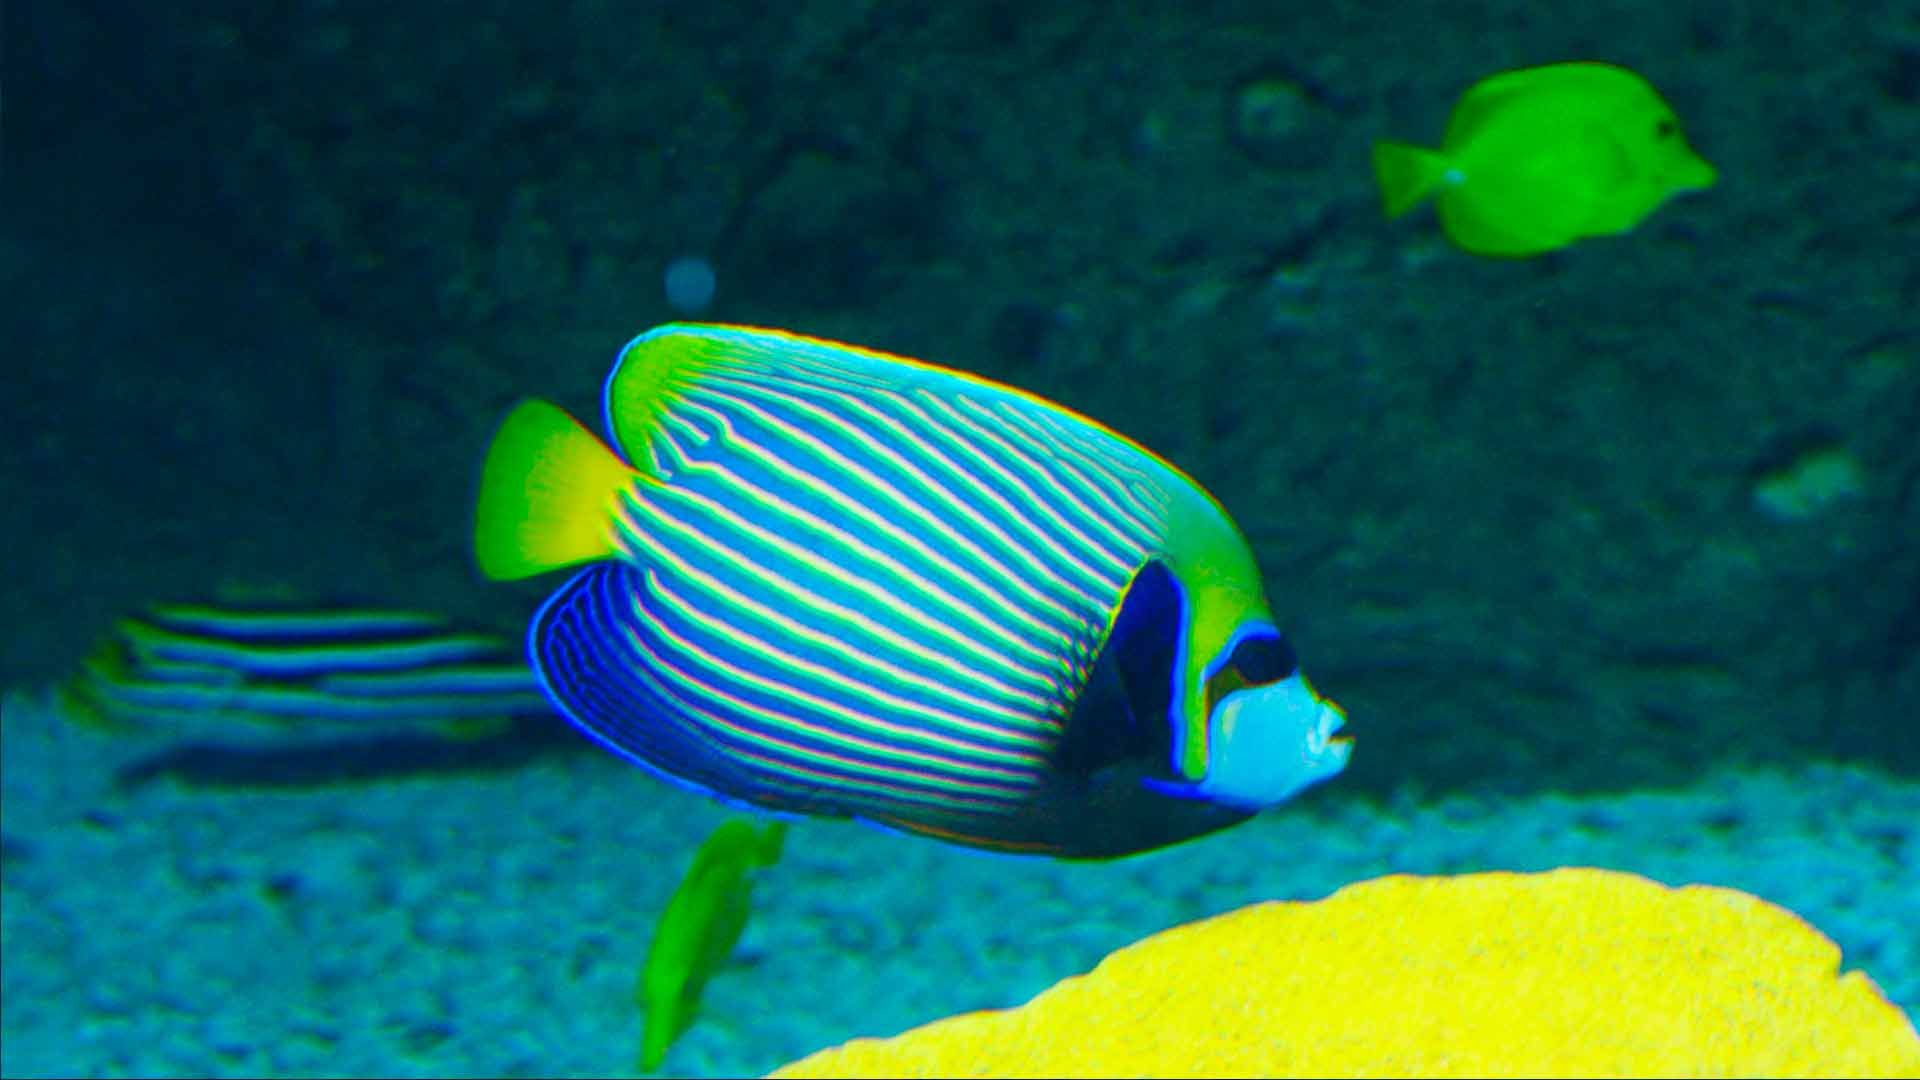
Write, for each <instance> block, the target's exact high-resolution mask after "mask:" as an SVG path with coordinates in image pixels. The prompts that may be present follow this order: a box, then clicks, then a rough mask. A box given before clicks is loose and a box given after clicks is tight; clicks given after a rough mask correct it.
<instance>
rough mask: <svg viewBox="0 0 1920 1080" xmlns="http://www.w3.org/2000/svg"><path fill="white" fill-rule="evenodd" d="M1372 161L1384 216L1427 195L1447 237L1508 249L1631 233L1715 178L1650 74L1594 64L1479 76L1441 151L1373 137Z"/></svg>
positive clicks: (1542, 248)
mask: <svg viewBox="0 0 1920 1080" xmlns="http://www.w3.org/2000/svg"><path fill="white" fill-rule="evenodd" d="M1373 170H1374V174H1375V176H1376V177H1378V179H1379V181H1380V191H1381V194H1382V196H1383V197H1384V198H1385V200H1386V209H1387V216H1388V217H1398V216H1400V215H1401V214H1404V213H1406V212H1407V211H1408V210H1410V209H1412V208H1413V206H1414V205H1415V204H1417V203H1418V202H1419V201H1420V200H1421V199H1423V198H1425V197H1426V196H1427V195H1429V194H1432V195H1433V196H1434V204H1435V206H1436V207H1437V208H1438V210H1439V211H1440V224H1441V226H1442V227H1443V228H1444V229H1445V230H1446V233H1447V236H1448V238H1449V239H1451V240H1452V241H1453V242H1454V243H1456V244H1458V245H1459V246H1460V247H1461V248H1463V249H1465V250H1467V251H1470V252H1473V253H1475V254H1478V255H1504V256H1523V255H1538V254H1541V253H1542V252H1547V251H1553V250H1556V249H1558V248H1562V247H1565V246H1567V245H1568V244H1571V243H1573V242H1574V241H1575V240H1578V239H1580V238H1581V237H1583V236H1611V235H1615V234H1618V233H1623V232H1627V231H1628V230H1630V229H1632V228H1633V227H1634V226H1636V225H1638V224H1640V222H1641V221H1643V220H1645V219H1646V217H1647V215H1649V214H1651V213H1653V211H1654V210H1655V209H1657V208H1658V207H1659V206H1660V204H1662V203H1664V202H1666V201H1667V199H1669V198H1670V197H1672V196H1674V195H1676V194H1678V193H1680V192H1683V191H1697V190H1700V189H1703V188H1707V187H1711V186H1712V185H1713V182H1714V178H1715V173H1714V169H1713V166H1712V165H1709V164H1707V162H1706V161H1704V160H1702V159H1701V158H1700V156H1699V155H1698V154H1696V153H1694V152H1693V150H1692V148H1690V147H1689V146H1688V145H1687V143H1686V140H1685V139H1684V138H1682V136H1681V134H1680V122H1679V120H1678V119H1677V118H1676V117H1675V116H1674V113H1673V109H1672V108H1670V107H1669V106H1668V105H1667V103H1666V102H1665V101H1663V100H1661V98H1660V95H1659V94H1658V93H1656V92H1655V91H1654V89H1653V87H1652V86H1650V85H1648V83H1647V81H1646V80H1645V79H1643V78H1641V77H1640V76H1638V75H1636V74H1634V73H1633V72H1631V71H1628V70H1627V69H1625V68H1621V67H1615V66H1613V65H1611V64H1598V63H1569V64H1549V65H1547V66H1545V67H1534V68H1522V69H1520V70H1518V71H1508V72H1503V73H1501V74H1498V75H1494V76H1491V77H1489V78H1486V79H1482V80H1481V81H1480V82H1478V83H1476V84H1475V85H1474V86H1473V87H1472V88H1471V89H1469V90H1468V91H1467V92H1466V94H1465V95H1464V96H1463V97H1461V99H1460V103H1459V104H1458V105H1456V106H1454V109H1453V116H1452V117H1451V118H1450V119H1449V120H1448V121H1447V134H1446V138H1445V139H1444V140H1442V142H1441V144H1440V149H1439V150H1428V149H1424V148H1422V147H1417V146H1408V145H1406V144H1403V143H1393V142H1380V143H1375V144H1374V147H1373Z"/></svg>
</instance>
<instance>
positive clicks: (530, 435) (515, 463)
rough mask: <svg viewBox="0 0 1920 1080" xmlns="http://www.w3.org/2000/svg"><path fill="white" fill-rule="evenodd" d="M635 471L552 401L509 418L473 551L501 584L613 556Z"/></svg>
mask: <svg viewBox="0 0 1920 1080" xmlns="http://www.w3.org/2000/svg"><path fill="white" fill-rule="evenodd" d="M635 475H636V474H635V472H634V470H633V469H632V468H630V467H628V466H627V464H626V463H625V462H623V461H621V460H620V459H619V457H617V456H616V455H615V454H614V452H613V451H612V450H610V449H608V447H607V444H605V443H603V442H601V441H600V440H599V439H598V438H596V437H595V436H594V434H593V433H592V432H590V431H588V430H587V429H586V428H584V427H582V426H580V422H579V421H577V420H575V419H574V418H573V417H571V416H568V415H567V414H566V412H565V411H563V410H562V409H560V407H559V406H557V405H554V404H552V403H550V402H546V401H539V400H529V401H523V402H521V403H520V404H519V405H518V406H517V407H515V408H514V410H513V412H511V413H509V414H508V415H507V419H506V422H504V423H502V424H501V425H500V430H499V432H498V433H497V434H495V435H494V437H493V445H492V446H491V447H489V448H488V450H487V463H486V465H485V467H484V468H483V469H482V470H481V473H480V500H479V508H478V511H477V512H476V514H475V515H474V528H473V549H474V554H475V555H476V556H477V557H478V559H479V561H480V572H481V573H483V574H485V575H487V576H488V577H490V578H492V579H494V580H495V581H510V580H513V579H516V578H524V577H532V576H534V575H535V574H544V573H546V572H547V571H549V570H558V569H560V568H561V567H565V566H572V565H573V564H575V563H582V562H591V561H593V560H595V559H606V558H611V557H612V556H613V555H614V554H615V553H616V552H617V550H618V549H617V548H616V547H615V545H614V539H613V520H614V518H613V515H614V507H615V505H616V500H617V499H618V497H619V493H620V491H621V489H623V488H625V487H626V486H627V485H628V484H630V483H632V482H633V478H634V476H635Z"/></svg>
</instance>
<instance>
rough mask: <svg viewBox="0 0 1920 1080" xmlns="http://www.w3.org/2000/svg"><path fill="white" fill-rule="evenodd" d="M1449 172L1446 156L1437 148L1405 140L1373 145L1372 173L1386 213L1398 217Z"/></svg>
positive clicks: (1430, 190) (1428, 192)
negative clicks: (1411, 143)
mask: <svg viewBox="0 0 1920 1080" xmlns="http://www.w3.org/2000/svg"><path fill="white" fill-rule="evenodd" d="M1446 173H1447V159H1446V157H1445V156H1443V155H1442V154H1440V153H1439V152H1438V151H1435V150H1428V149H1426V148H1425V147H1421V146H1409V145H1407V144H1406V143H1395V142H1377V143H1374V144H1373V175H1374V177H1375V178H1376V179H1377V180H1379V181H1380V197H1381V200H1382V201H1383V202H1384V203H1385V205H1386V210H1387V216H1388V217H1390V218H1396V217H1399V216H1400V215H1401V214H1404V213H1406V212H1407V211H1409V210H1411V209H1413V208H1414V206H1415V205H1417V204H1418V203H1419V202H1420V200H1421V199H1424V198H1426V197H1427V195H1428V194H1430V193H1431V192H1432V191H1433V189H1434V186H1435V185H1436V184H1438V183H1440V179H1441V177H1443V176H1445V175H1446Z"/></svg>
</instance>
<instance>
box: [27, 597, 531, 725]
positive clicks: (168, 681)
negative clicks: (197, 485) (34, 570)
mask: <svg viewBox="0 0 1920 1080" xmlns="http://www.w3.org/2000/svg"><path fill="white" fill-rule="evenodd" d="M61 695H62V698H63V699H64V703H65V704H66V705H67V707H68V711H69V714H70V715H75V716H78V717H80V718H82V719H84V720H88V721H91V722H93V723H96V724H99V725H101V726H104V727H128V726H138V725H143V724H178V723H180V722H182V721H185V720H189V719H196V718H197V719H205V718H208V717H217V718H222V719H233V720H251V721H256V722H263V723H283V724H284V723H295V722H304V721H319V722H326V721H334V722H341V723H351V724H371V723H381V722H395V723H415V722H427V723H437V724H439V725H441V726H442V727H443V728H444V729H445V730H447V731H449V732H450V733H456V734H479V733H483V732H484V731H485V730H487V727H488V725H489V723H490V722H494V721H503V720H505V719H507V718H510V717H513V716H517V715H524V714H529V713H542V714H546V713H551V712H552V709H551V707H550V706H549V705H548V704H547V701H546V699H545V697H544V696H543V695H542V693H541V691H540V688H539V685H538V682H537V680H536V679H535V677H534V674H533V672H532V670H531V669H529V668H528V667H527V663H526V660H525V658H524V657H523V656H521V655H520V654H519V651H518V650H517V649H515V648H514V647H513V646H512V645H511V644H510V643H509V642H507V641H504V640H502V639H501V638H499V637H497V636H495V635H491V634H482V633H472V632H467V631H462V630H459V629H457V628H455V627H453V626H452V625H451V624H450V623H449V622H448V621H447V620H446V619H443V618H440V617H438V616H434V615H427V614H421V613H417V612H406V611H370V610H347V609H327V608H317V609H308V610H267V609H254V610H247V609H235V608H224V607H214V606H208V605H199V604H169V605H161V606H158V607H155V608H153V609H152V610H150V611H148V612H147V613H146V614H145V615H144V616H141V617H137V618H128V619H122V620H120V622H119V623H118V624H117V625H116V626H115V628H114V631H113V633H112V634H110V635H109V636H108V637H107V638H106V639H105V640H104V641H102V642H101V644H100V646H99V647H98V648H97V649H96V650H95V652H94V653H93V655H92V656H91V657H90V658H89V659H88V660H87V661H86V663H85V664H84V665H83V666H82V668H81V670H80V672H79V674H78V675H76V676H75V677H74V678H73V679H71V680H69V681H68V682H67V683H66V684H65V685H64V686H63V687H62V688H61Z"/></svg>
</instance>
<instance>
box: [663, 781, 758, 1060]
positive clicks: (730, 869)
mask: <svg viewBox="0 0 1920 1080" xmlns="http://www.w3.org/2000/svg"><path fill="white" fill-rule="evenodd" d="M786 836H787V825H786V822H784V821H773V822H769V823H767V824H766V825H764V826H762V825H756V824H755V823H754V822H753V821H752V820H751V819H748V818H729V819H728V820H726V821H723V822H721V823H720V825H719V827H718V828H715V829H714V830H713V833H712V834H711V835H709V836H708V837H707V839H706V842H705V843H703V844H701V845H700V850H699V851H697V852H695V853H694V856H693V862H692V864H691V865H689V866H688V867H687V875H686V877H684V878H682V879H681V880H680V887H679V888H678V889H675V890H674V892H673V897H672V899H670V900H668V901H667V909H666V911H664V912H662V913H661V915H660V922H659V924H658V925H656V926H655V927H654V931H653V944H652V945H651V946H649V947H648V949H647V966H646V967H645V969H643V970H642V972H641V974H640V985H639V986H638V987H637V988H636V993H635V996H636V997H637V998H639V1001H640V1004H641V1006H642V1007H643V1008H645V1009H646V1016H647V1019H646V1028H645V1030H644V1032H643V1033H642V1034H641V1037H640V1069H641V1071H642V1072H652V1071H653V1070H655V1069H657V1068H659V1067H660V1062H661V1061H662V1060H663V1059H665V1057H666V1056H667V1048H668V1047H669V1046H671V1045H673V1041H674V1040H675V1039H677V1038H679V1037H680V1035H681V1033H682V1032H684V1031H686V1030H687V1026H688V1025H689V1024H691V1023H693V1014H694V1011H695V1010H696V1009H698V1008H699V1005H700V992H701V991H702V990H704V989H705V988H706V985H707V980H708V979H709V978H711V977H712V976H713V973H714V972H715V971H717V970H719V968H720V965H721V964H722V963H724V962H725V961H726V959H727V955H728V954H729V953H731V952H733V946H734V945H735V944H736V943H737V942H738V941H739V940H740V934H741V932H742V931H744V930H745V929H746V928H747V915H748V914H749V913H750V912H751V911H752V910H753V876H752V875H753V872H754V871H755V870H759V869H762V868H764V867H768V866H772V865H773V864H774V863H776V862H778V861H780V848H781V844H782V843H783V842H784V841H785V840H786Z"/></svg>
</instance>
